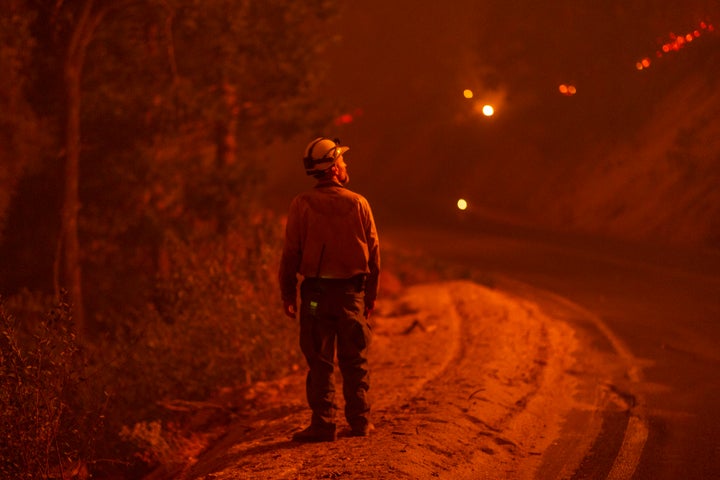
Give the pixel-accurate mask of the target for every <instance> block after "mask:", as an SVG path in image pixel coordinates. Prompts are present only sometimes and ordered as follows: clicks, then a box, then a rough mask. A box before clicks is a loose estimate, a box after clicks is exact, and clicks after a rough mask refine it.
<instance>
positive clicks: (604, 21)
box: [293, 0, 720, 205]
mask: <svg viewBox="0 0 720 480" xmlns="http://www.w3.org/2000/svg"><path fill="white" fill-rule="evenodd" d="M718 4H720V2H708V1H704V0H699V1H694V2H693V1H689V2H688V1H682V2H681V1H663V2H658V1H650V0H630V1H627V0H623V1H620V0H617V1H616V0H609V1H606V2H596V1H594V0H593V1H591V0H585V1H578V0H559V1H554V2H546V4H543V6H542V7H538V4H537V2H536V1H534V0H502V1H501V0H489V1H477V0H472V1H471V0H451V1H446V2H437V1H410V0H394V1H392V2H387V1H383V0H367V1H363V2H348V5H347V8H346V11H345V13H344V16H343V18H342V19H341V21H340V22H338V24H337V32H330V34H335V33H336V34H337V35H339V36H340V41H339V42H338V43H337V45H336V46H335V48H333V49H332V51H331V52H329V53H328V62H329V66H330V72H331V76H330V78H329V80H328V83H327V86H326V89H325V92H326V94H327V95H328V96H330V97H331V98H334V99H337V100H338V101H339V102H341V103H342V104H343V105H344V106H345V112H346V113H349V114H352V115H353V121H352V122H350V123H347V124H343V125H339V126H337V128H336V130H335V131H333V132H328V134H333V135H338V136H340V137H341V139H342V140H344V141H345V142H346V143H348V144H349V145H350V146H351V152H350V153H349V154H348V156H347V159H348V161H349V163H350V165H351V173H352V178H353V180H352V184H353V186H354V187H355V188H356V189H358V190H360V191H364V192H366V193H367V194H368V195H369V196H370V197H375V198H378V199H380V200H381V201H382V202H384V203H385V204H386V205H387V204H395V203H401V202H403V201H404V200H405V199H408V198H411V197H412V198H413V201H414V199H418V200H424V199H428V198H432V199H438V201H451V199H452V197H453V196H454V195H458V196H459V195H462V194H463V191H469V190H473V189H484V190H487V196H492V197H493V198H496V199H497V198H499V197H500V196H501V195H505V196H506V198H507V199H508V202H506V203H508V204H512V203H513V202H514V201H515V199H519V201H522V199H520V198H519V197H521V196H522V193H523V192H524V191H525V190H526V189H528V188H530V187H531V185H532V184H533V183H537V182H542V181H543V175H550V174H553V172H557V171H561V170H562V169H565V168H572V163H573V162H577V161H580V160H579V159H581V158H582V157H583V156H584V155H585V153H586V150H587V149H588V148H589V147H590V146H592V148H598V147H597V144H599V143H607V144H608V145H610V147H612V145H613V144H614V143H617V142H619V141H625V140H626V137H628V136H629V135H631V133H632V132H633V131H634V125H635V124H637V123H639V122H641V121H642V118H643V116H644V115H648V114H650V113H651V112H650V106H651V105H652V99H651V98H650V96H651V95H655V94H661V93H662V92H661V90H662V89H661V87H662V85H661V83H659V82H658V80H657V79H656V80H653V82H654V83H650V84H649V83H648V81H647V80H645V79H643V78H642V76H641V75H639V74H638V72H637V71H635V68H634V64H635V62H636V61H637V60H640V59H641V58H643V57H644V56H646V55H653V54H654V50H655V49H657V48H658V46H659V45H660V43H661V41H662V40H663V38H667V36H668V35H669V34H670V32H671V31H676V32H677V33H685V32H684V30H688V29H690V28H691V27H693V26H694V25H696V24H697V23H698V22H699V21H700V20H702V19H707V18H712V15H713V12H710V11H709V10H710V9H714V10H715V12H714V13H715V15H717V10H718V9H719V8H720V7H718ZM691 5H696V6H695V7H692V6H691ZM565 82H567V83H568V84H574V85H576V86H577V95H576V96H574V97H573V98H568V97H564V96H562V95H560V94H559V93H558V90H557V88H558V86H559V84H561V83H565ZM465 88H468V89H472V90H473V92H474V93H475V97H474V98H473V99H472V100H467V99H465V98H464V97H463V95H462V93H463V89H465ZM476 102H488V103H492V104H493V105H495V107H496V114H495V115H494V116H493V117H492V118H484V117H482V115H479V114H478V113H477V111H476V110H475V108H474V107H475V105H474V104H475V103H476ZM304 142H305V139H300V140H299V141H298V143H297V145H294V146H293V147H294V148H295V149H299V150H301V149H302V148H303V146H304ZM301 181H302V180H300V182H301ZM297 185H301V183H298V184H297ZM475 193H477V192H475ZM433 201H434V200H433ZM410 203H412V202H410Z"/></svg>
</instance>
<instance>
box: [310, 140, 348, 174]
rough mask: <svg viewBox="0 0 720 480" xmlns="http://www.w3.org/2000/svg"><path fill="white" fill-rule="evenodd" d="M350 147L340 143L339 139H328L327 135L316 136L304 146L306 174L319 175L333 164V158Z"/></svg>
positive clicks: (335, 158) (336, 157)
mask: <svg viewBox="0 0 720 480" xmlns="http://www.w3.org/2000/svg"><path fill="white" fill-rule="evenodd" d="M348 150H350V147H344V146H342V145H340V140H338V139H337V138H336V139H335V140H330V139H329V138H327V137H318V138H316V139H315V140H313V141H312V142H310V143H309V144H308V146H307V148H305V154H304V155H303V165H305V173H307V174H308V175H320V174H322V173H323V172H325V171H326V170H327V169H328V168H330V167H332V166H333V165H335V160H337V159H338V157H340V156H341V155H342V154H343V153H345V152H347V151H348Z"/></svg>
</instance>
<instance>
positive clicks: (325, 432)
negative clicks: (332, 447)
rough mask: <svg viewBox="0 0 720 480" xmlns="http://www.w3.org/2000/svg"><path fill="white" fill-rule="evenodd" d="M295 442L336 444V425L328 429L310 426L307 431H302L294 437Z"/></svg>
mask: <svg viewBox="0 0 720 480" xmlns="http://www.w3.org/2000/svg"><path fill="white" fill-rule="evenodd" d="M292 439H293V442H301V443H316V442H334V441H335V425H331V426H327V427H318V426H317V425H310V426H309V427H307V428H306V429H305V430H301V431H299V432H297V433H295V434H293V436H292Z"/></svg>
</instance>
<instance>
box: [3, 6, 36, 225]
mask: <svg viewBox="0 0 720 480" xmlns="http://www.w3.org/2000/svg"><path fill="white" fill-rule="evenodd" d="M32 19H33V17H32V15H31V14H29V13H28V12H27V11H26V10H25V8H23V5H22V2H20V1H19V0H8V1H5V2H3V3H2V5H0V72H2V75H0V239H2V231H3V227H4V224H5V219H6V216H7V209H8V207H9V205H10V201H11V198H12V194H13V193H14V191H15V188H16V185H17V182H18V181H19V179H20V177H21V176H22V174H23V173H24V171H25V170H26V169H27V168H28V167H29V166H33V164H35V163H37V161H38V157H39V153H40V148H39V147H40V146H41V145H43V144H44V143H46V142H47V139H46V137H45V135H44V134H43V133H42V131H43V130H42V129H41V128H39V125H38V124H37V120H38V119H37V117H36V116H35V115H34V113H33V112H32V110H31V109H30V106H29V104H28V102H27V99H26V98H25V96H24V94H25V87H26V84H27V78H26V70H27V67H28V64H29V63H30V58H31V54H32V52H33V49H34V46H35V41H34V39H33V38H32V36H31V33H30V25H31V23H32Z"/></svg>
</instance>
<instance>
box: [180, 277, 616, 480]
mask: <svg viewBox="0 0 720 480" xmlns="http://www.w3.org/2000/svg"><path fill="white" fill-rule="evenodd" d="M562 315H563V312H562V311H561V310H558V309H554V311H553V316H552V317H550V316H548V315H547V314H546V313H545V312H544V311H543V309H541V307H539V306H538V305H537V304H535V303H532V302H530V301H528V300H525V299H521V298H516V297H512V296H510V295H509V294H506V293H503V292H500V291H495V290H492V289H489V288H486V287H483V286H480V285H478V284H475V283H472V282H469V281H453V282H446V283H436V284H426V285H419V286H413V287H409V288H408V289H406V290H404V291H403V294H402V295H400V296H398V297H397V298H394V299H391V300H386V301H383V302H381V303H380V304H379V305H378V310H377V315H375V317H374V333H375V335H374V342H373V345H372V352H371V355H372V356H371V362H372V368H373V370H372V372H373V377H372V385H371V391H372V395H373V397H372V398H373V400H374V413H373V421H374V424H375V426H376V429H375V430H374V431H373V432H372V434H371V436H370V437H369V438H352V437H342V436H341V437H340V438H339V439H338V440H337V441H336V442H333V443H324V444H297V443H293V442H291V441H290V440H289V439H290V437H291V435H292V433H293V432H295V431H297V430H299V429H301V428H303V427H304V426H305V425H306V422H307V420H308V418H309V412H308V410H307V407H306V404H305V399H304V392H303V386H304V372H303V368H300V369H299V371H298V374H297V375H293V376H291V377H288V378H285V379H283V380H282V381H278V382H274V383H267V384H260V385H258V386H257V387H256V388H255V390H254V392H253V393H252V395H251V397H252V398H250V400H252V403H253V405H255V408H254V409H253V410H250V411H247V412H244V413H243V414H242V415H241V417H240V418H239V419H237V420H236V421H235V422H234V423H233V424H232V425H231V427H230V429H229V430H228V432H227V433H226V434H225V435H224V436H223V437H222V438H220V439H219V440H217V441H216V442H215V443H214V444H213V446H212V447H211V448H210V449H208V450H207V451H206V452H205V453H204V454H202V455H201V456H200V457H199V458H198V459H197V461H196V462H194V464H193V465H192V466H190V467H189V468H186V469H185V471H184V472H183V473H182V474H180V475H179V476H181V477H182V478H185V479H197V480H200V479H203V480H210V479H215V480H220V479H322V478H347V479H350V478H352V479H363V478H368V479H371V478H372V479H402V478H412V479H422V478H453V479H458V478H459V479H462V478H467V479H482V478H491V479H494V478H514V479H521V478H535V477H536V475H537V473H538V471H539V470H540V469H541V467H542V471H543V475H544V476H545V475H555V474H561V473H562V472H565V474H567V473H568V472H572V470H573V467H574V466H577V464H578V463H579V462H580V461H581V460H582V456H583V454H584V453H585V452H586V451H587V449H588V448H589V445H590V443H591V442H592V439H593V438H595V436H596V435H597V430H598V429H599V424H600V423H599V415H597V414H595V412H598V411H600V410H602V409H604V408H606V407H607V405H608V404H613V401H614V399H613V395H612V389H611V388H610V387H609V375H611V374H612V372H607V371H605V372H601V371H599V370H597V368H598V367H597V365H598V364H600V363H606V362H595V361H593V360H592V359H593V355H591V354H590V351H591V350H592V349H590V347H589V345H586V344H584V343H583V341H582V339H581V338H578V336H577V335H576V333H575V332H574V331H573V330H572V329H571V328H570V327H569V326H568V324H567V323H565V322H564V321H562V318H561V317H562ZM338 381H339V379H338ZM339 391H341V390H339ZM340 402H341V399H340ZM339 407H340V410H339V411H340V412H342V404H340V405H339ZM617 408H619V409H622V408H623V407H622V405H621V402H618V406H617ZM571 411H573V412H578V411H581V412H582V411H584V412H588V414H587V415H585V416H583V418H584V420H583V421H582V425H581V427H582V429H583V431H584V435H579V436H578V438H577V439H576V442H575V444H574V445H573V448H571V449H568V448H565V449H564V450H563V451H564V455H565V458H564V459H563V461H562V462H557V461H548V458H546V455H545V454H546V452H548V451H549V450H552V449H551V448H550V447H551V446H552V445H553V443H554V442H555V441H556V440H557V439H558V437H559V434H560V430H561V428H562V426H563V423H564V422H566V418H567V416H568V415H569V414H570V412H571ZM339 417H340V418H338V423H339V428H340V429H341V430H342V427H343V426H344V424H343V419H342V418H341V415H340V416H339ZM573 451H574V452H575V455H573V454H572V452H573Z"/></svg>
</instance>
